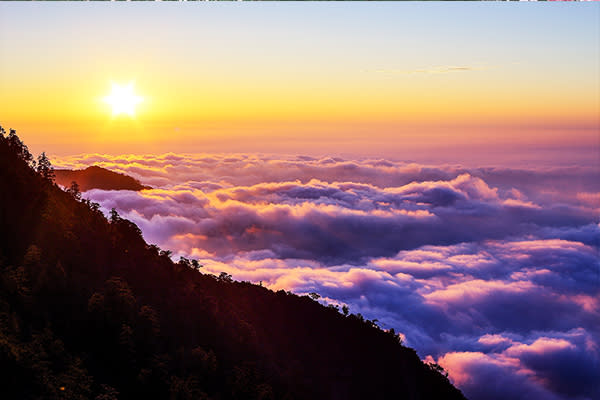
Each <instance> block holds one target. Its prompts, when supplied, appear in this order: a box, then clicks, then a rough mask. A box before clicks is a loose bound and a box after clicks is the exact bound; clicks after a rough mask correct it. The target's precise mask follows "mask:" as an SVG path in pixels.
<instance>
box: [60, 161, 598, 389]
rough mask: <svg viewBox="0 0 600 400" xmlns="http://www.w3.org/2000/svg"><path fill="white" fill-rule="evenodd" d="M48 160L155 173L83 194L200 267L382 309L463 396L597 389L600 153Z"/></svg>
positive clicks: (374, 312)
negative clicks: (540, 157)
mask: <svg viewBox="0 0 600 400" xmlns="http://www.w3.org/2000/svg"><path fill="white" fill-rule="evenodd" d="M56 162H57V163H59V165H61V166H65V167H70V168H73V167H77V168H80V167H82V166H85V165H89V164H91V163H96V164H98V165H102V166H104V167H106V168H110V169H113V170H116V171H120V172H124V173H128V174H131V175H132V176H135V177H137V178H138V179H140V180H141V181H142V182H143V183H145V184H150V185H152V186H153V187H155V189H154V190H152V191H147V192H143V193H130V192H104V191H91V192H89V194H88V196H89V197H90V198H92V199H94V200H95V201H98V202H99V203H100V204H101V205H102V207H103V209H104V210H109V209H110V208H112V207H115V208H116V209H117V210H119V212H121V213H122V214H123V215H125V216H126V217H127V218H129V219H131V220H132V221H134V222H135V223H136V224H137V225H138V226H139V227H140V228H141V229H142V231H143V232H144V235H145V237H146V238H147V239H148V240H149V241H150V242H153V243H157V244H159V245H160V246H161V247H165V248H169V249H171V250H173V251H174V252H175V253H176V254H181V255H186V256H193V257H196V258H199V259H200V262H201V263H203V264H204V265H205V270H206V271H212V272H214V273H219V271H227V272H228V273H230V274H232V275H233V277H234V278H236V279H243V280H250V281H253V282H262V283H263V285H265V286H267V287H270V288H272V289H275V290H278V289H284V290H292V291H294V292H296V293H310V292H313V291H314V292H318V293H319V294H321V295H322V296H323V298H324V299H325V301H328V302H334V303H336V304H339V305H343V304H347V305H348V306H349V307H350V310H351V311H353V312H360V313H362V314H363V315H365V316H367V317H368V318H376V319H378V320H379V323H380V324H381V325H382V326H384V327H385V328H394V329H396V330H397V331H399V332H402V334H404V335H405V338H406V342H407V343H408V344H410V345H411V346H413V347H415V348H416V349H417V351H418V353H419V355H420V357H421V358H424V359H425V358H427V359H429V360H435V361H438V362H439V363H440V364H441V365H443V366H444V367H445V368H446V369H447V370H448V371H449V372H450V375H449V376H450V378H451V379H452V380H453V381H454V382H455V383H456V384H457V385H458V386H459V387H460V388H461V389H462V390H463V391H464V392H465V393H466V395H467V396H469V397H470V398H473V399H488V398H523V399H524V398H532V397H534V398H540V399H571V398H595V397H598V396H599V395H600V394H599V393H598V387H597V385H596V384H595V382H596V379H597V371H598V370H599V368H598V365H599V364H598V363H599V360H600V356H599V353H598V345H599V344H600V331H599V327H598V324H597V321H598V320H600V305H599V301H598V298H599V297H600V278H599V277H600V272H599V271H600V265H599V261H598V260H599V257H600V255H599V250H598V248H599V247H598V246H599V243H600V228H599V225H598V215H599V214H600V170H599V165H598V164H592V165H585V164H582V165H576V164H574V165H571V166H566V167H538V168H534V167H531V168H508V167H506V168H501V167H494V168H483V167H482V168H464V167H461V166H458V165H421V164H416V163H403V162H394V161H390V160H384V159H363V160H347V159H341V158H330V157H323V158H318V157H310V156H289V157H284V156H268V155H261V154H198V155H193V154H173V153H169V154H164V155H144V156H136V155H120V156H106V155H97V154H90V155H82V156H74V157H66V158H62V159H59V160H56ZM491 380H493V381H494V382H497V385H496V386H494V390H492V391H491V390H489V384H490V383H489V382H490V381H491Z"/></svg>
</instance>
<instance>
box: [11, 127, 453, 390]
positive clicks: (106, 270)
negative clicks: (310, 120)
mask: <svg viewBox="0 0 600 400" xmlns="http://www.w3.org/2000/svg"><path fill="white" fill-rule="evenodd" d="M1 136H2V137H0V227H1V229H2V231H1V233H2V240H1V241H0V368H1V369H2V374H0V398H3V399H96V400H110V399H140V398H152V399H214V400H217V399H223V400H224V399H263V400H266V399H423V400H425V399H462V398H463V396H462V394H461V393H460V392H459V391H458V390H457V389H455V388H454V387H453V386H452V385H451V384H450V383H449V381H448V380H447V378H446V377H444V376H443V375H442V374H440V373H439V372H438V371H437V370H436V366H435V365H426V364H423V363H422V362H421V361H420V360H419V358H418V356H417V354H416V353H415V351H414V350H412V349H410V348H407V347H404V346H402V345H401V344H400V342H399V340H398V336H397V335H394V334H393V332H385V331H383V330H381V329H379V328H377V327H376V325H375V324H374V323H373V322H371V321H365V320H364V319H363V318H362V317H361V316H360V315H352V314H350V315H343V314H342V313H340V312H339V311H337V310H336V309H335V308H333V307H325V306H322V305H320V304H318V303H317V302H315V301H314V300H312V299H311V298H310V297H308V296H303V297H300V296H297V295H294V294H291V293H288V292H285V291H278V292H272V291H270V290H268V289H265V288H263V287H261V286H257V285H253V284H250V283H245V282H235V281H232V279H231V277H230V276H228V275H226V274H222V275H221V276H220V277H218V278H217V277H215V276H212V275H207V274H203V273H201V272H200V271H199V270H201V268H200V267H201V266H199V265H197V263H196V262H193V261H188V260H185V259H182V260H181V261H180V262H179V263H174V262H172V261H171V259H170V258H169V252H168V251H163V250H160V249H159V248H158V247H156V246H154V245H148V244H146V242H145V241H144V239H143V238H142V235H141V232H140V230H139V229H138V227H137V226H135V224H133V223H131V222H130V221H127V220H125V219H122V218H121V217H119V216H118V214H117V213H116V212H112V213H111V215H110V217H109V219H107V218H106V217H105V216H104V215H103V214H102V213H101V212H100V211H99V207H98V205H97V204H95V203H91V202H89V201H87V200H81V197H80V194H79V193H78V192H77V191H73V190H71V191H69V192H67V191H62V190H61V189H60V188H59V187H58V186H56V184H54V183H53V181H52V170H51V166H50V165H49V163H47V160H46V159H45V158H44V157H40V159H39V161H40V162H39V163H34V160H33V158H32V157H31V155H30V154H29V152H28V151H27V148H26V146H24V145H23V144H22V143H21V142H20V140H19V139H18V137H17V136H16V135H15V134H14V132H11V134H9V135H8V136H5V134H4V133H3V134H2V135H1Z"/></svg>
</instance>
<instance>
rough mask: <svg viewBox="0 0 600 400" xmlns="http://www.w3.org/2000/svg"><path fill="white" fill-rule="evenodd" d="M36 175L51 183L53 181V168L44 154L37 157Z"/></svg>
mask: <svg viewBox="0 0 600 400" xmlns="http://www.w3.org/2000/svg"><path fill="white" fill-rule="evenodd" d="M36 170H37V172H38V174H40V175H41V176H42V177H43V178H44V179H46V180H49V181H53V180H54V168H53V167H52V164H51V163H50V160H49V159H48V157H47V156H46V153H45V152H43V153H42V154H40V156H39V157H38V161H37V168H36Z"/></svg>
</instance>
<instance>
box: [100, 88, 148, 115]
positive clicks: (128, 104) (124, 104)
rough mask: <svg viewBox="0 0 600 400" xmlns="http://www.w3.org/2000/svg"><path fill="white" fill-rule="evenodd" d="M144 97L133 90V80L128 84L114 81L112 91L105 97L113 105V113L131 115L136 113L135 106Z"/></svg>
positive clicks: (105, 100) (106, 101)
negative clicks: (121, 84)
mask: <svg viewBox="0 0 600 400" xmlns="http://www.w3.org/2000/svg"><path fill="white" fill-rule="evenodd" d="M143 100H144V99H143V98H142V97H140V96H137V95H136V94H135V93H134V91H133V82H129V83H128V84H127V85H126V86H120V85H118V84H116V83H114V82H112V91H111V93H110V94H109V95H108V96H106V97H105V98H104V102H105V103H108V104H109V105H110V106H111V107H112V115H113V117H114V116H117V115H119V114H127V115H129V116H130V117H133V116H134V115H135V106H137V105H138V104H139V103H141V102H142V101H143Z"/></svg>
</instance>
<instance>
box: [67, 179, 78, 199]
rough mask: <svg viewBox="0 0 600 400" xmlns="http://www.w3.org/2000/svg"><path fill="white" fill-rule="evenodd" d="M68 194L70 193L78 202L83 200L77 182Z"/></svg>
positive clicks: (68, 190)
mask: <svg viewBox="0 0 600 400" xmlns="http://www.w3.org/2000/svg"><path fill="white" fill-rule="evenodd" d="M67 193H69V194H70V195H71V196H73V197H74V198H75V200H77V201H80V200H81V192H80V191H79V185H78V184H77V182H75V181H73V182H71V187H69V188H68V189H67Z"/></svg>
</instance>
